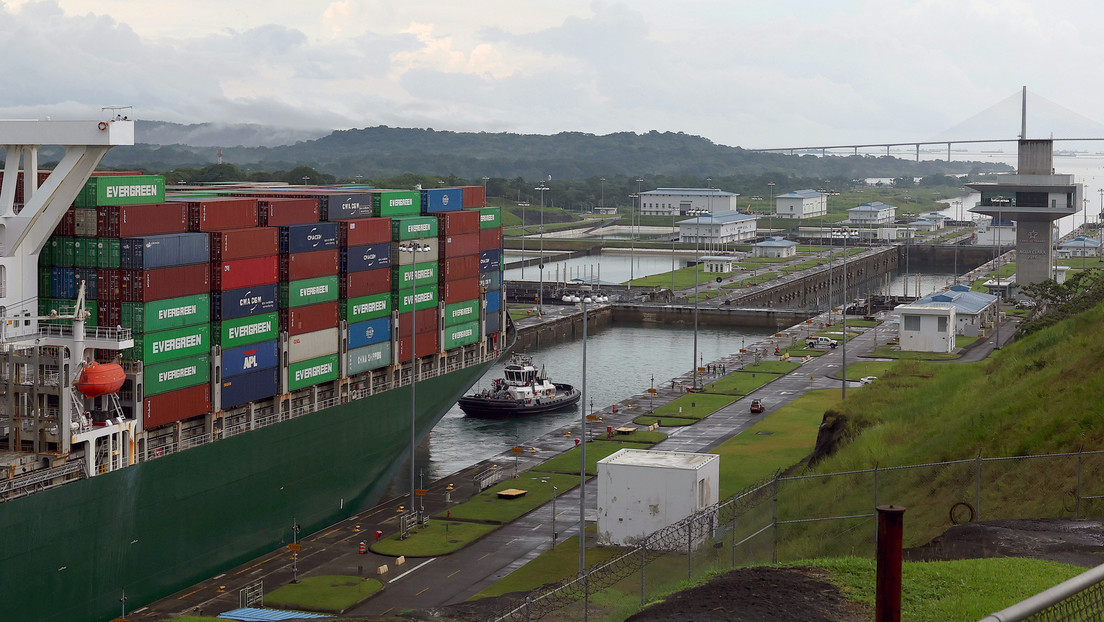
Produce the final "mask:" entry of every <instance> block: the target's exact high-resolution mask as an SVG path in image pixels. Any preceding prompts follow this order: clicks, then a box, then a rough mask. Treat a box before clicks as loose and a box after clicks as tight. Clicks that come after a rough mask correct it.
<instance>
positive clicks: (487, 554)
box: [479, 553, 490, 559]
mask: <svg viewBox="0 0 1104 622" xmlns="http://www.w3.org/2000/svg"><path fill="white" fill-rule="evenodd" d="M489 555H490V553H486V554H484V555H483V557H487V556H489ZM483 557H480V558H479V559H483Z"/></svg>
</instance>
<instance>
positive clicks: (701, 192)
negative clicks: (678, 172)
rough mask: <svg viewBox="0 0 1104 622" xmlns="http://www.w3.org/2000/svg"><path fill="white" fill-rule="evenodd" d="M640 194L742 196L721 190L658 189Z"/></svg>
mask: <svg viewBox="0 0 1104 622" xmlns="http://www.w3.org/2000/svg"><path fill="white" fill-rule="evenodd" d="M640 194H680V195H683V196H703V197H708V196H714V197H738V196H740V195H738V194H735V193H732V192H725V191H724V190H721V189H720V188H656V189H655V190H645V191H644V192H641V193H640Z"/></svg>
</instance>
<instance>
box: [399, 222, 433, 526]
mask: <svg viewBox="0 0 1104 622" xmlns="http://www.w3.org/2000/svg"><path fill="white" fill-rule="evenodd" d="M429 251H430V248H429V245H423V244H420V243H418V242H410V243H409V244H400V245H399V252H400V253H410V257H411V260H410V266H411V268H412V269H413V276H414V278H413V279H411V283H410V285H411V293H410V306H411V309H410V512H411V513H414V512H416V511H415V509H414V497H415V496H416V495H417V487H416V480H415V474H414V456H415V453H416V452H417V449H418V438H417V420H418V419H417V412H418V410H417V399H416V393H415V391H414V389H415V386H416V382H417V379H418V356H417V351H418V347H417V345H418V344H417V338H418V314H417V311H418V268H417V266H418V257H417V255H418V253H421V252H429Z"/></svg>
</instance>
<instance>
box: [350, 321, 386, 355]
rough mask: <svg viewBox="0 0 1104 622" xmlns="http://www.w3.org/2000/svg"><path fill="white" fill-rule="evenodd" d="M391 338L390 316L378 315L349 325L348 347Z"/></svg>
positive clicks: (358, 346) (361, 345)
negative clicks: (378, 316)
mask: <svg viewBox="0 0 1104 622" xmlns="http://www.w3.org/2000/svg"><path fill="white" fill-rule="evenodd" d="M390 339H391V318H390V317H380V318H376V319H374V320H368V321H366V322H357V323H356V324H350V325H349V349H350V350H352V349H354V348H362V347H364V346H367V345H371V344H373V343H379V342H381V341H389V340H390Z"/></svg>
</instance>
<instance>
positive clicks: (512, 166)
mask: <svg viewBox="0 0 1104 622" xmlns="http://www.w3.org/2000/svg"><path fill="white" fill-rule="evenodd" d="M136 132H137V137H136V140H137V141H138V143H139V144H136V145H135V146H133V147H117V148H115V149H113V150H111V152H110V153H108V155H107V157H106V158H105V159H104V165H105V166H108V167H116V168H148V169H155V170H169V169H172V168H175V167H202V166H205V165H208V164H213V163H215V161H216V159H217V157H218V148H221V149H222V157H223V161H224V162H226V163H231V164H236V165H238V166H241V167H243V168H252V169H254V170H267V171H273V170H284V169H289V168H293V167H295V166H297V165H308V166H313V167H314V168H316V169H318V170H320V171H323V172H325V173H329V174H332V175H336V176H338V177H346V178H352V177H355V176H357V175H361V176H364V177H381V176H394V175H399V174H402V173H428V174H436V175H446V174H450V175H456V176H459V177H462V178H466V179H479V178H481V177H483V176H488V177H497V178H507V179H510V178H514V177H524V178H526V179H544V178H545V177H547V176H548V175H551V176H552V178H553V179H579V178H587V177H600V176H619V175H620V176H629V175H691V176H695V177H698V178H703V177H706V176H710V175H712V176H715V177H720V176H726V175H733V174H736V175H759V174H762V173H765V172H786V173H789V174H790V175H793V176H798V177H821V178H826V177H845V178H848V179H854V178H863V177H897V176H915V177H922V176H925V175H930V174H935V173H969V172H971V171H974V172H977V171H987V170H997V169H1000V170H1005V169H1006V168H1007V167H1005V166H1003V165H999V164H994V163H991V162H990V163H985V162H951V163H950V164H947V163H945V162H931V161H924V162H915V161H912V160H908V159H899V158H892V157H873V156H861V155H860V156H830V157H825V158H821V157H816V156H811V155H803V156H796V155H794V156H791V155H783V154H777V153H758V152H751V151H746V150H744V149H740V148H739V147H728V146H724V145H718V144H715V143H713V142H711V141H710V140H708V139H706V138H703V137H700V136H691V135H688V134H683V133H681V132H680V133H673V132H663V133H661V132H655V131H653V132H649V133H646V134H635V133H632V132H620V133H615V134H607V135H604V136H598V135H594V134H586V133H582V132H561V133H559V134H553V135H535V134H527V135H526V134H511V133H487V132H451V131H436V130H433V129H431V128H430V129H409V128H392V127H386V126H378V127H369V128H360V129H350V130H338V131H334V132H331V133H329V134H328V135H325V136H322V137H320V138H315V139H313V140H302V137H303V136H307V135H309V134H294V133H289V132H288V131H286V130H282V129H280V128H272V131H271V134H272V136H268V137H266V136H262V135H261V134H262V132H260V131H259V130H258V128H257V127H256V126H230V127H215V126H211V125H210V124H203V125H200V126H170V125H167V124H161V123H159V122H140V124H139V126H138V129H137V131H136ZM219 136H221V140H223V141H224V143H223V144H219V143H218V139H217V137H219ZM170 140H180V141H189V140H190V141H193V142H195V143H197V144H198V145H199V146H196V145H195V144H192V145H189V144H183V143H172V144H170V143H169V142H168V141H170ZM280 141H294V142H293V144H283V145H277V146H262V145H272V144H273V143H274V142H280ZM250 145H252V146H250ZM49 157H52V156H50V155H49V154H48V153H47V154H44V155H43V158H44V160H45V159H48V158H49Z"/></svg>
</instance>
